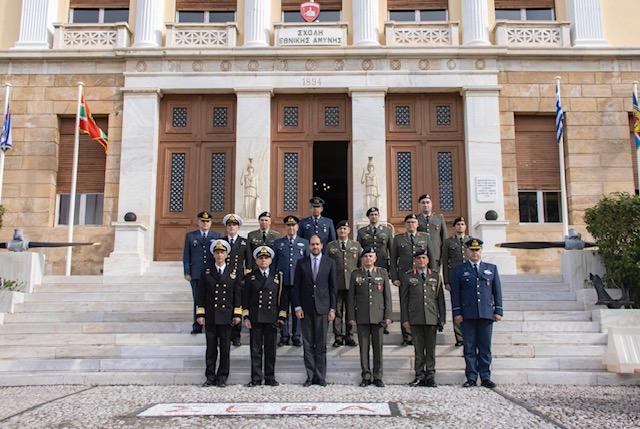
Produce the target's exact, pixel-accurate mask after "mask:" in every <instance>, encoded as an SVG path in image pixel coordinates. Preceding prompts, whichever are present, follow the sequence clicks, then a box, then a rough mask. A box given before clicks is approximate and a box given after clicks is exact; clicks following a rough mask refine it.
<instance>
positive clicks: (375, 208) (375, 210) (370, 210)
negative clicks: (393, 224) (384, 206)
mask: <svg viewBox="0 0 640 429" xmlns="http://www.w3.org/2000/svg"><path fill="white" fill-rule="evenodd" d="M371 213H380V210H378V207H371V208H370V209H369V210H367V217H369V215H370V214H371Z"/></svg>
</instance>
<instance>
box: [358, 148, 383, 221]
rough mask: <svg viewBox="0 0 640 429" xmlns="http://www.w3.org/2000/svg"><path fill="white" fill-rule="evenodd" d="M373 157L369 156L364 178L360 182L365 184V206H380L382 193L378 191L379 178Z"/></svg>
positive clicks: (363, 170)
mask: <svg viewBox="0 0 640 429" xmlns="http://www.w3.org/2000/svg"><path fill="white" fill-rule="evenodd" d="M375 168H376V167H375V165H374V164H373V157H372V156H370V157H369V162H368V163H367V166H366V168H364V169H362V179H361V180H360V183H362V184H363V185H364V190H365V192H364V208H365V210H367V209H369V208H371V207H379V206H380V193H379V192H378V178H377V177H376V172H375Z"/></svg>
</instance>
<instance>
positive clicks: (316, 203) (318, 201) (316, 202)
mask: <svg viewBox="0 0 640 429" xmlns="http://www.w3.org/2000/svg"><path fill="white" fill-rule="evenodd" d="M309 202H310V203H311V206H312V207H322V206H324V200H323V199H322V198H320V197H313V198H311V199H310V200H309Z"/></svg>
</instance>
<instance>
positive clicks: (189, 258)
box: [182, 212, 220, 334]
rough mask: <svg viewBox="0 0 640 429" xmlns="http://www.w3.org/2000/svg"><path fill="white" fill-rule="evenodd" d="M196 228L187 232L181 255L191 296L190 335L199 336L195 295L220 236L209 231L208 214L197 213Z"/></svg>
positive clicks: (209, 216)
mask: <svg viewBox="0 0 640 429" xmlns="http://www.w3.org/2000/svg"><path fill="white" fill-rule="evenodd" d="M198 227H199V229H197V230H195V231H191V232H188V233H187V235H186V237H185V239H184V251H183V254H182V265H183V268H184V278H185V279H186V280H187V281H188V282H189V283H191V295H192V296H193V325H192V326H191V333H192V334H201V333H202V326H201V325H199V324H198V323H196V294H197V291H198V281H199V280H200V275H201V274H202V271H203V270H204V269H205V268H211V267H212V266H213V255H212V254H211V249H210V248H211V243H213V242H214V241H215V240H216V239H218V238H220V234H218V233H217V232H214V231H211V230H210V228H211V214H209V213H208V212H200V213H198Z"/></svg>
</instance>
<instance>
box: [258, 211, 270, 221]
mask: <svg viewBox="0 0 640 429" xmlns="http://www.w3.org/2000/svg"><path fill="white" fill-rule="evenodd" d="M263 217H271V212H262V213H260V216H258V220H260V219H262V218H263Z"/></svg>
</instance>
